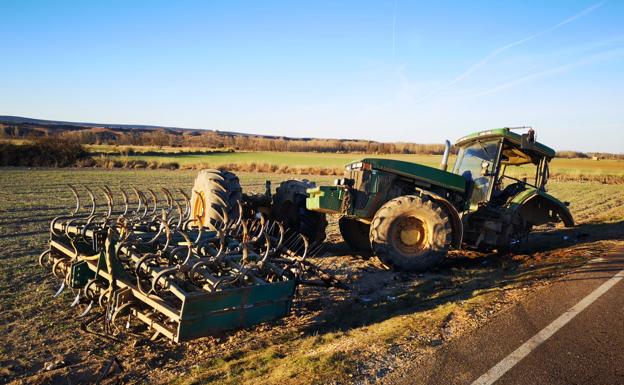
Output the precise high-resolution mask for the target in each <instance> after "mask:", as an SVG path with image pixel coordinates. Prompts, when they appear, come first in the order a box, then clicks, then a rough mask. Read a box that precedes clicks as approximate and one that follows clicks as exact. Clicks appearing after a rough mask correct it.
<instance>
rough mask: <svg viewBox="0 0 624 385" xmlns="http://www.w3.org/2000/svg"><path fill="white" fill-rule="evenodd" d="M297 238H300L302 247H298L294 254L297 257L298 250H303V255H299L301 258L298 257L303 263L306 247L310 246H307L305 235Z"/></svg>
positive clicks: (306, 253) (306, 252)
mask: <svg viewBox="0 0 624 385" xmlns="http://www.w3.org/2000/svg"><path fill="white" fill-rule="evenodd" d="M299 237H300V238H301V240H302V241H303V245H302V246H299V247H298V248H297V251H295V254H297V255H298V254H299V250H301V249H302V248H303V253H302V254H301V256H300V258H301V260H302V261H303V260H304V259H305V258H306V256H307V255H308V246H309V245H310V244H309V242H308V238H307V237H306V236H305V235H303V234H299Z"/></svg>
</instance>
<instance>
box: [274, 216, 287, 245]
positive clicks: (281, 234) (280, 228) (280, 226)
mask: <svg viewBox="0 0 624 385" xmlns="http://www.w3.org/2000/svg"><path fill="white" fill-rule="evenodd" d="M275 225H277V229H278V231H279V237H278V238H277V244H276V245H275V246H273V249H275V250H277V249H279V248H281V247H282V243H283V242H284V235H285V233H286V231H285V230H284V225H283V224H282V222H273V226H275ZM271 231H272V230H271Z"/></svg>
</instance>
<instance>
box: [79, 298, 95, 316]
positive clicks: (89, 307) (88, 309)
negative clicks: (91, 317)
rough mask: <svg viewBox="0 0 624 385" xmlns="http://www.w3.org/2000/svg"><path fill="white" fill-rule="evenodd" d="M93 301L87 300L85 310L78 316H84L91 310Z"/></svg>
mask: <svg viewBox="0 0 624 385" xmlns="http://www.w3.org/2000/svg"><path fill="white" fill-rule="evenodd" d="M93 303H94V301H91V302H89V305H88V306H87V308H86V309H85V311H83V312H82V313H80V315H79V316H78V317H80V318H82V317H84V316H86V315H87V314H89V312H90V311H91V308H92V307H93Z"/></svg>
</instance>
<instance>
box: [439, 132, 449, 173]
mask: <svg viewBox="0 0 624 385" xmlns="http://www.w3.org/2000/svg"><path fill="white" fill-rule="evenodd" d="M449 155H451V142H450V141H448V140H447V141H446V142H444V155H442V162H441V163H440V170H443V171H446V169H447V168H448V159H449Z"/></svg>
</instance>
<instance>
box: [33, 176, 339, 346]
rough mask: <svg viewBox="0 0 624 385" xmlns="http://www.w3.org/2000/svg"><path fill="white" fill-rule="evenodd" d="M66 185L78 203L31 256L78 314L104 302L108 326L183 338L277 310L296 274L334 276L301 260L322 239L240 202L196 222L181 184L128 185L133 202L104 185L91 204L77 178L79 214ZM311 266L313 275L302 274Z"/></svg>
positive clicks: (283, 311) (284, 308)
mask: <svg viewBox="0 0 624 385" xmlns="http://www.w3.org/2000/svg"><path fill="white" fill-rule="evenodd" d="M69 188H70V190H71V192H72V194H73V195H74V197H75V199H76V206H75V208H74V210H73V211H72V213H71V214H70V215H67V216H60V217H56V218H54V219H53V220H52V222H51V224H50V243H49V248H48V249H47V250H46V251H44V252H43V253H42V254H41V256H40V258H39V263H40V264H41V265H42V266H46V267H49V268H51V269H52V272H53V274H54V275H55V276H56V277H57V278H59V279H60V280H62V284H61V287H60V289H59V290H58V291H57V293H56V294H55V297H56V296H58V295H59V294H60V293H61V292H62V291H63V290H64V289H65V288H70V289H71V290H72V291H74V294H75V299H74V301H73V303H72V307H76V306H81V307H84V309H83V310H82V311H81V317H84V316H86V315H87V314H88V313H90V312H91V311H92V309H93V308H94V307H96V305H97V306H99V307H101V308H102V309H103V310H104V312H103V314H101V316H102V318H103V321H104V327H103V331H104V332H105V333H107V334H113V335H117V334H118V333H120V332H122V331H123V330H124V328H125V329H131V328H132V329H134V327H135V326H137V325H141V324H143V325H144V326H146V327H147V330H148V331H149V332H150V333H153V337H157V336H159V335H163V336H165V337H167V338H168V339H170V340H172V341H174V342H182V341H187V340H190V339H193V338H197V337H201V336H204V335H208V334H212V333H215V332H219V331H223V330H228V329H234V328H240V327H248V326H251V325H254V324H257V323H260V322H264V321H268V320H273V319H277V318H280V317H284V316H285V315H287V314H288V313H289V311H290V308H291V306H292V302H293V297H294V294H295V291H296V288H297V285H298V284H299V283H310V284H326V285H331V284H336V285H337V284H339V283H338V282H337V280H336V279H335V278H334V277H333V276H331V275H330V274H327V273H325V272H323V271H321V270H319V269H317V268H315V267H314V266H313V265H312V264H310V262H309V261H308V260H307V257H308V256H309V255H310V254H314V253H316V252H318V251H320V248H321V247H322V245H320V244H317V245H310V244H309V243H308V240H307V238H306V237H305V236H303V235H301V234H299V233H294V232H290V231H289V230H285V228H284V226H283V225H282V224H281V223H279V222H276V221H270V220H268V219H267V218H266V216H265V215H264V214H262V213H260V212H253V213H251V215H249V212H248V210H246V213H247V214H246V216H245V217H243V211H244V210H243V205H242V203H241V202H239V203H238V206H239V207H238V215H237V216H236V217H235V218H228V215H227V212H222V213H221V217H222V218H223V221H221V222H219V223H217V224H215V225H211V226H209V227H203V226H202V224H201V223H200V221H197V220H195V219H194V218H193V217H192V210H191V205H190V201H189V196H188V194H186V193H185V192H184V191H183V190H178V194H173V193H172V192H171V191H169V190H168V189H165V188H162V189H161V191H160V194H158V193H157V192H156V191H154V190H153V189H147V192H148V193H147V194H146V193H144V192H143V191H140V190H138V189H136V188H134V187H133V188H132V191H133V192H134V197H136V199H135V200H136V202H132V204H136V208H135V209H134V210H131V209H130V205H131V202H130V199H129V197H128V194H127V192H126V191H124V190H123V189H121V198H122V201H123V204H122V205H121V207H117V206H115V199H114V194H113V193H112V191H111V189H109V188H108V187H100V188H99V189H100V191H101V192H102V194H103V195H104V197H105V199H106V206H105V210H104V212H103V213H97V210H96V209H97V208H98V205H97V202H96V194H95V193H94V192H93V190H92V189H91V188H89V187H88V186H84V191H86V193H87V194H88V196H89V199H90V209H88V213H87V214H82V215H80V214H79V213H80V211H81V200H80V196H79V193H78V189H76V188H75V187H73V186H69ZM159 195H160V196H161V197H162V196H164V197H165V203H164V204H161V203H160V202H159V199H158V196H159ZM148 196H149V197H151V199H148V198H147V197H148ZM161 201H162V200H161ZM83 211H84V210H83ZM310 274H316V275H317V276H318V277H320V279H318V280H316V281H313V280H308V279H305V278H304V276H308V275H310ZM97 318H100V317H97ZM122 320H124V321H125V323H124V324H121V325H120V323H121V322H122ZM136 321H139V322H136ZM131 325H132V326H131Z"/></svg>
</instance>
